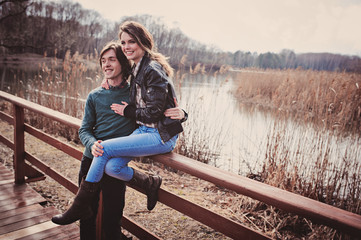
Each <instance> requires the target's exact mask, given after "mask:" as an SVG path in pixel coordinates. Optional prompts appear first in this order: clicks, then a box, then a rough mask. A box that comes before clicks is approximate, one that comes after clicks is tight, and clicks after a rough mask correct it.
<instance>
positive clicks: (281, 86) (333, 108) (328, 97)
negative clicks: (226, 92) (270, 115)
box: [234, 69, 361, 134]
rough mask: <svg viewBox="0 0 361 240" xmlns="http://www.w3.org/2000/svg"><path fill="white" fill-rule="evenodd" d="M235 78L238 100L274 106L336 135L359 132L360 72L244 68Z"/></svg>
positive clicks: (235, 93)
mask: <svg viewBox="0 0 361 240" xmlns="http://www.w3.org/2000/svg"><path fill="white" fill-rule="evenodd" d="M235 79H237V82H236V84H235V85H236V87H235V92H234V95H235V96H236V97H237V98H239V99H240V101H241V102H248V103H256V104H260V105H263V106H265V107H269V108H272V109H277V111H278V113H280V114H282V115H293V116H296V118H297V119H299V120H301V121H302V122H312V123H315V126H316V127H317V126H321V127H326V128H327V129H330V130H337V133H339V134H340V133H341V134H342V133H350V132H351V133H357V134H358V133H360V132H361V74H357V73H345V72H344V73H340V72H326V71H322V72H319V71H311V70H308V71H305V70H300V69H296V70H291V69H289V70H260V69H245V70H243V71H241V72H239V73H237V76H236V77H235Z"/></svg>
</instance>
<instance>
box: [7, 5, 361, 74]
mask: <svg viewBox="0 0 361 240" xmlns="http://www.w3.org/2000/svg"><path fill="white" fill-rule="evenodd" d="M125 20H136V21H139V22H141V23H142V24H144V25H145V26H146V27H147V28H148V29H149V30H150V32H151V33H152V34H153V36H154V39H155V42H156V46H157V47H158V49H159V51H160V52H162V53H163V54H165V55H166V56H169V57H170V62H171V64H172V65H173V66H174V67H177V66H178V65H179V64H180V63H181V64H185V65H186V66H190V65H196V64H198V63H201V64H204V66H205V69H207V70H211V69H216V68H219V67H220V66H222V65H231V66H233V67H241V68H244V67H258V68H264V69H266V68H274V69H284V68H304V69H314V70H327V71H349V72H361V58H360V57H358V56H346V55H339V54H331V53H305V54H295V53H294V52H293V51H292V50H288V49H285V50H282V51H281V52H280V53H271V52H268V53H261V54H259V53H255V52H254V53H251V52H244V51H236V52H234V53H231V52H224V51H221V50H220V49H218V48H217V47H214V46H208V45H206V44H203V43H200V42H198V41H195V40H194V39H192V38H190V37H188V36H186V35H185V34H184V33H183V32H182V31H181V30H180V29H179V28H169V27H168V26H166V25H165V24H164V22H163V21H162V19H161V18H159V17H153V16H151V15H137V16H131V17H129V16H123V17H122V16H120V17H119V21H118V22H110V21H107V20H105V19H104V18H103V17H102V16H101V15H100V14H99V13H98V12H96V11H94V10H89V9H84V8H83V7H82V6H81V5H80V4H78V3H74V2H72V1H68V0H63V1H61V2H51V1H43V0H0V52H1V54H2V55H4V54H13V53H37V54H46V55H47V56H56V57H58V58H63V57H64V56H65V54H66V52H67V51H68V50H70V52H71V53H75V52H79V53H80V54H86V55H89V54H97V53H98V52H99V51H100V50H101V48H102V47H103V46H104V45H105V43H107V42H108V41H110V40H114V39H117V35H118V28H119V25H120V24H121V23H122V22H123V21H125ZM200 30H201V29H200ZM239 31H242V29H241V28H240V29H239ZM240 47H242V48H247V46H240ZM185 55H186V56H187V57H186V58H185V57H184V56H185Z"/></svg>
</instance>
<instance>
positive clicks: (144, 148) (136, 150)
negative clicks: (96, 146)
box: [85, 126, 178, 182]
mask: <svg viewBox="0 0 361 240" xmlns="http://www.w3.org/2000/svg"><path fill="white" fill-rule="evenodd" d="M177 138H178V135H176V136H174V137H173V138H171V139H170V140H169V141H167V142H165V143H163V141H162V139H161V137H160V135H159V133H158V130H157V129H156V128H150V127H146V126H140V127H139V128H137V129H136V130H135V131H134V132H133V133H132V134H131V135H129V136H126V137H119V138H114V139H110V140H106V141H103V142H102V143H101V145H102V146H103V147H104V148H103V151H104V153H103V156H101V157H95V158H94V159H93V162H92V164H91V166H90V169H89V172H88V174H87V177H86V179H85V180H86V181H88V182H99V181H100V180H101V178H102V177H103V174H104V172H105V173H106V174H107V175H109V176H111V177H115V178H118V179H120V180H123V181H129V180H130V179H132V177H133V169H132V168H130V167H128V162H130V160H132V158H133V157H144V156H150V155H156V154H161V153H167V152H170V151H172V150H173V149H174V147H175V145H176V143H177Z"/></svg>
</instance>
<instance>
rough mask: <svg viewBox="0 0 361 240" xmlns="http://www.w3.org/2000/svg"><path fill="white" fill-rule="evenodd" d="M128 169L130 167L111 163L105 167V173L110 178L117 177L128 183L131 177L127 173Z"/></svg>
mask: <svg viewBox="0 0 361 240" xmlns="http://www.w3.org/2000/svg"><path fill="white" fill-rule="evenodd" d="M127 168H128V166H121V165H119V164H114V163H113V162H111V161H110V162H108V163H107V164H106V165H105V169H104V172H105V174H107V175H108V176H110V177H115V178H117V179H120V180H123V181H128V180H129V176H127V175H129V174H128V172H127Z"/></svg>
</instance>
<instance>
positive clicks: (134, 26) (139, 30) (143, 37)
mask: <svg viewBox="0 0 361 240" xmlns="http://www.w3.org/2000/svg"><path fill="white" fill-rule="evenodd" d="M123 32H126V33H128V34H129V35H131V36H132V37H133V38H134V39H135V41H137V43H138V45H139V46H140V47H141V48H142V49H143V50H144V51H145V52H146V53H148V54H149V57H150V59H152V60H155V61H157V62H159V63H160V65H162V67H163V69H164V71H165V72H166V73H167V75H168V76H169V77H172V76H173V68H172V67H171V66H170V64H169V63H168V60H167V58H166V57H165V56H164V55H163V54H161V53H159V52H158V51H157V50H156V49H155V48H154V40H153V36H152V34H151V33H150V32H149V31H148V29H146V28H145V27H144V26H143V25H142V24H140V23H138V22H134V21H126V22H124V23H123V24H122V25H121V26H120V28H119V35H118V36H119V39H120V37H121V35H122V33H123Z"/></svg>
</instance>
